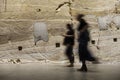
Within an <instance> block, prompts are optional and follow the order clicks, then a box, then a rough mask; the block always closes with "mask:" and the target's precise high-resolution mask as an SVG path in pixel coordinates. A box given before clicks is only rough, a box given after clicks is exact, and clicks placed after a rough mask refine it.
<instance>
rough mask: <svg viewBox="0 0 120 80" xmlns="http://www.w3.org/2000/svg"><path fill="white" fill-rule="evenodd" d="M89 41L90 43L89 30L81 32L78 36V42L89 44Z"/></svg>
mask: <svg viewBox="0 0 120 80" xmlns="http://www.w3.org/2000/svg"><path fill="white" fill-rule="evenodd" d="M88 41H90V37H89V31H88V30H85V31H84V32H80V34H78V42H82V43H87V42H88Z"/></svg>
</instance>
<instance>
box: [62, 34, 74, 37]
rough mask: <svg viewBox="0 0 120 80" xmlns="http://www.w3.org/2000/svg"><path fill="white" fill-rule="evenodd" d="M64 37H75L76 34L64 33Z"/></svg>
mask: <svg viewBox="0 0 120 80" xmlns="http://www.w3.org/2000/svg"><path fill="white" fill-rule="evenodd" d="M62 36H64V37H73V36H74V35H67V34H62Z"/></svg>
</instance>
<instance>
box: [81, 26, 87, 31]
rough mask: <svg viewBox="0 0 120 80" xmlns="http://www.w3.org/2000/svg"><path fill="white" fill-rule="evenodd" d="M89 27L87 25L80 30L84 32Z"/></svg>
mask: <svg viewBox="0 0 120 80" xmlns="http://www.w3.org/2000/svg"><path fill="white" fill-rule="evenodd" d="M87 28H88V25H85V27H84V28H83V29H81V30H80V32H84V31H85V30H86V29H87Z"/></svg>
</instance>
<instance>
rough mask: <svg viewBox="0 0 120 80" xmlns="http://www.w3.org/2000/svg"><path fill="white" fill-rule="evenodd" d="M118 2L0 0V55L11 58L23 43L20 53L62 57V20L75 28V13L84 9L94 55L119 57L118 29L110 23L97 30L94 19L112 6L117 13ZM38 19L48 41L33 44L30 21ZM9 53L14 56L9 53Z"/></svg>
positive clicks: (104, 0) (94, 0)
mask: <svg viewBox="0 0 120 80" xmlns="http://www.w3.org/2000/svg"><path fill="white" fill-rule="evenodd" d="M69 3H71V4H69ZM115 4H116V5H117V6H115ZM60 5H61V6H60ZM119 6H120V5H119V1H116V0H107V1H106V0H97V1H96V0H92V1H91V0H0V44H1V45H0V54H1V55H0V56H1V57H2V56H3V55H4V56H3V57H2V58H1V59H6V58H15V55H16V54H17V53H18V52H17V47H18V46H23V51H22V53H24V54H27V55H24V56H26V57H24V58H26V59H30V60H42V59H50V60H63V59H64V46H62V41H63V37H62V36H61V34H63V33H65V26H66V23H70V22H71V18H72V19H73V22H74V25H75V28H76V25H77V22H76V20H75V16H76V15H77V14H78V13H84V14H86V17H85V19H86V20H87V21H88V22H89V24H90V25H91V28H90V32H91V38H92V40H91V42H92V43H90V46H91V47H90V48H91V49H92V50H93V52H94V53H95V55H97V56H98V57H100V58H101V59H102V60H106V61H109V60H110V61H112V60H115V61H120V60H119V59H120V58H119V56H118V55H120V53H119V52H120V51H119V45H120V41H119V37H120V36H119V33H120V31H119V30H118V29H116V28H115V27H114V24H112V27H109V29H108V30H104V31H100V30H99V28H98V23H97V18H98V17H99V16H103V15H107V14H109V13H113V12H116V10H117V11H118V12H117V13H119V12H120V7H119ZM115 7H116V8H115ZM39 21H40V22H45V23H46V25H47V28H48V33H49V41H48V42H43V41H40V42H39V43H38V44H37V47H35V46H34V40H33V26H32V25H33V24H34V23H35V22H39ZM59 43H60V47H57V46H56V44H59ZM76 43H77V42H76ZM94 45H95V46H94ZM96 46H98V47H99V49H97V48H96ZM76 49H77V46H75V50H76ZM75 52H76V51H75ZM14 53H16V54H14ZM34 53H36V54H34ZM37 53H41V54H42V55H41V54H37ZM28 54H29V55H28ZM13 55H14V57H11V56H13ZM45 55H47V56H45ZM19 56H20V55H19ZM22 56H23V55H22ZM20 58H23V57H20Z"/></svg>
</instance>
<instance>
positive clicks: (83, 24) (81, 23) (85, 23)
mask: <svg viewBox="0 0 120 80" xmlns="http://www.w3.org/2000/svg"><path fill="white" fill-rule="evenodd" d="M86 25H87V26H88V23H87V22H86V21H85V20H84V19H80V25H79V26H78V28H77V30H78V31H80V30H81V29H83V28H84V27H85V26H86Z"/></svg>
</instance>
